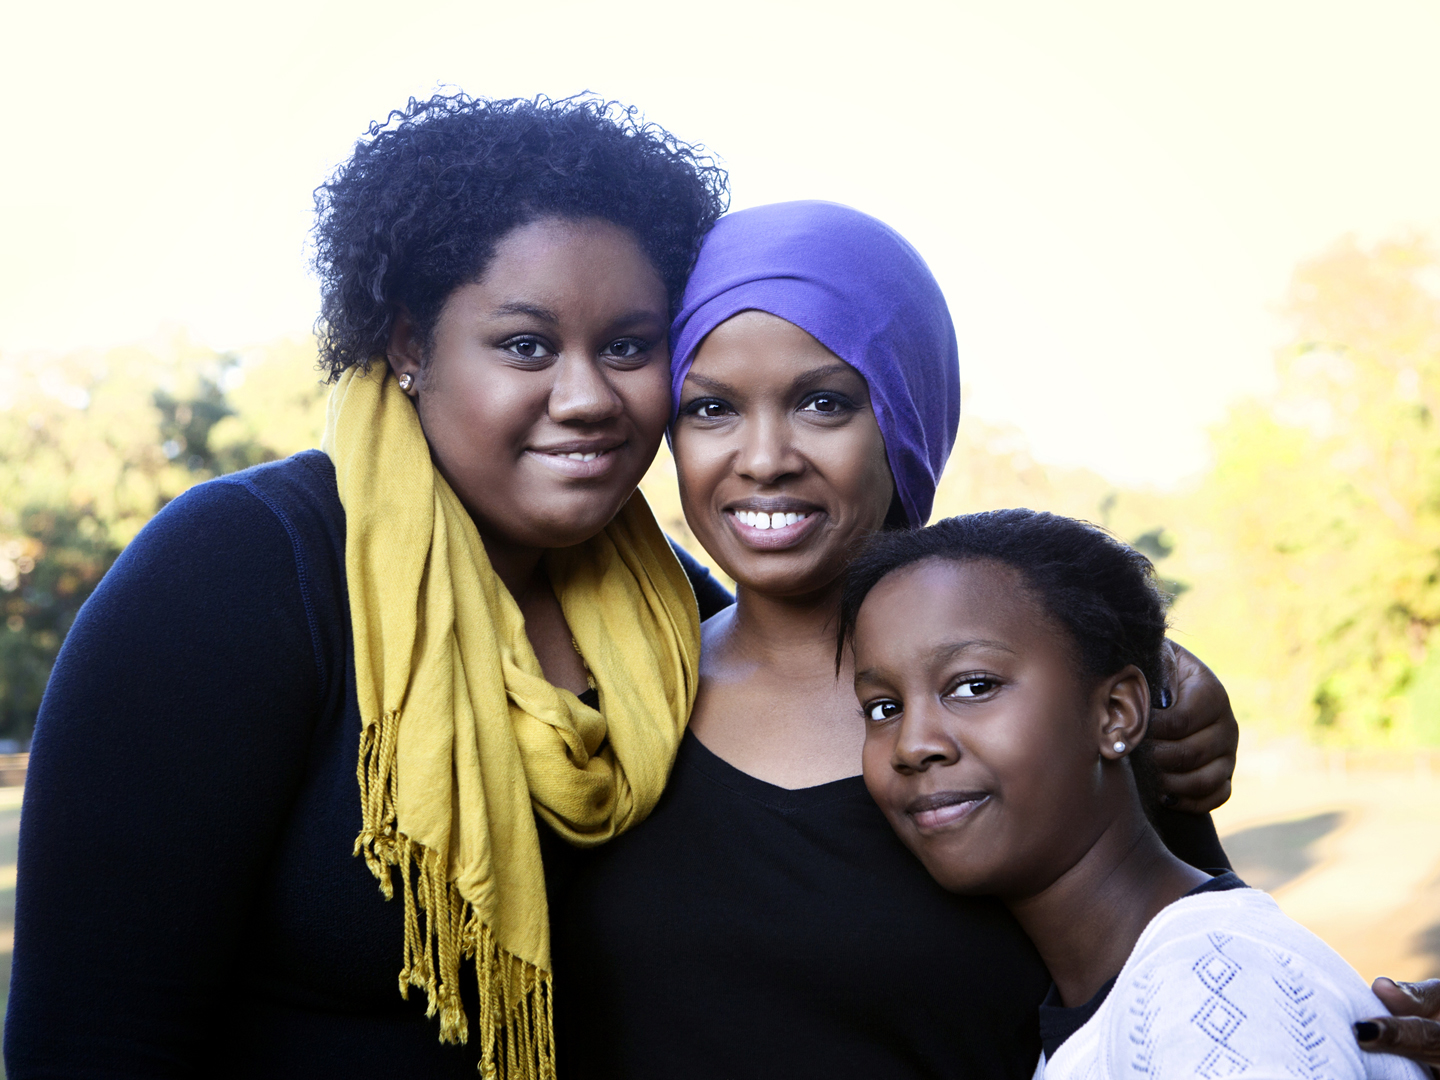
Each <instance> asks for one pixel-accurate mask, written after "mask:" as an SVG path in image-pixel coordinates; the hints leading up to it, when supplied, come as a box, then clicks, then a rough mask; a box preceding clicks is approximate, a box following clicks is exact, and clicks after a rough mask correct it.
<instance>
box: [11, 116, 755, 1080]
mask: <svg viewBox="0 0 1440 1080" xmlns="http://www.w3.org/2000/svg"><path fill="white" fill-rule="evenodd" d="M725 198H726V179H725V176H724V174H723V173H722V172H721V171H720V170H719V169H717V168H716V167H715V166H714V165H712V164H711V163H710V162H709V161H708V159H706V158H704V157H702V156H701V155H699V154H698V153H697V151H696V150H695V149H694V148H692V147H690V146H687V145H686V144H684V143H681V142H679V141H678V140H676V139H674V138H673V137H671V136H670V135H669V134H667V133H666V132H665V131H663V130H661V129H659V128H657V127H655V126H653V125H647V124H643V123H641V122H640V121H639V120H637V119H636V117H635V115H634V113H633V111H631V110H626V109H623V108H620V107H617V106H614V105H609V104H604V103H600V102H597V101H594V100H592V99H586V98H582V99H574V100H566V101H549V100H545V99H537V100H535V101H495V102H487V101H479V100H473V99H470V98H467V97H465V96H463V95H461V96H448V97H436V98H433V99H431V100H429V101H424V102H416V101H411V103H410V104H409V106H408V108H406V109H405V110H403V111H400V112H396V113H392V114H391V116H390V117H389V119H388V120H387V121H386V122H385V123H383V124H376V125H373V126H372V127H371V129H370V131H369V134H368V137H367V138H365V139H363V140H362V141H361V142H360V143H359V144H358V146H357V147H356V149H355V152H354V155H353V156H352V157H351V159H350V160H349V161H348V162H347V163H346V164H345V165H344V166H343V167H342V168H341V169H340V170H339V171H338V172H337V173H336V174H335V176H334V177H333V179H331V180H330V181H329V182H328V183H327V184H325V185H324V186H323V187H322V188H320V190H319V191H318V193H317V203H318V210H319V223H318V226H317V232H316V237H317V249H318V255H317V266H318V269H319V272H320V279H321V285H322V296H323V300H322V318H321V323H320V346H321V356H322V362H323V364H324V366H325V367H326V368H327V369H328V371H329V375H330V378H331V380H332V381H333V382H334V383H335V389H334V392H333V397H332V401H331V406H330V414H329V422H328V426H327V430H326V433H325V439H324V443H323V446H324V452H320V451H310V452H306V453H302V454H298V455H296V456H295V457H292V458H289V459H287V460H285V461H279V462H274V463H271V464H267V465H261V466H259V467H257V468H254V469H250V470H247V471H245V472H241V473H237V474H234V475H231V476H227V477H223V478H221V479H217V480H214V481H211V482H209V483H206V484H202V485H200V486H198V487H196V488H195V489H193V490H191V491H190V492H188V493H187V494H185V495H184V496H182V497H181V498H179V499H176V500H175V501H174V502H172V503H171V504H169V505H168V506H167V507H166V508H165V509H164V510H163V511H162V512H161V513H160V514H159V515H157V516H156V518H155V519H154V520H153V521H152V522H151V523H150V524H149V525H148V526H147V527H146V528H145V529H144V530H143V531H142V532H141V534H140V535H139V536H138V537H137V538H136V539H135V541H134V542H133V543H132V544H131V545H130V546H129V547H128V548H127V550H126V551H125V553H124V554H123V555H122V556H121V558H120V559H119V560H118V561H117V563H116V564H115V566H114V568H113V569H112V570H111V571H110V573H109V574H108V575H107V577H106V578H105V580H104V581H103V582H102V584H101V586H100V588H99V589H98V590H97V591H96V593H95V594H94V596H93V597H92V599H91V600H90V601H89V602H88V603H87V604H86V606H85V608H84V610H83V611H82V612H81V614H80V617H79V618H78V619H77V620H76V623H75V626H74V628H73V630H72V631H71V632H70V635H69V637H68V639H67V640H66V643H65V646H64V648H63V650H62V652H61V654H60V657H59V659H58V661H57V662H56V665H55V670H54V673H53V676H52V678H51V681H50V685H49V689H48V692H47V694H46V697H45V701H44V705H43V707H42V710H41V713H40V717H39V721H38V723H37V727H36V731H35V738H34V744H33V751H32V757H31V766H30V774H29V780H28V785H27V791H26V801H25V805H24V826H23V830H22V839H21V847H22V854H21V857H20V869H19V882H20V884H19V887H18V895H17V910H16V934H15V954H14V969H13V970H14V975H13V982H12V989H11V993H10V1004H9V1012H8V1016H7V1021H6V1033H5V1034H6V1038H5V1056H6V1066H7V1069H8V1071H9V1075H10V1076H12V1077H16V1078H22V1077H32V1076H42V1075H43V1076H62V1075H63V1076H81V1075H84V1076H107V1077H122V1076H127V1077H131V1076H133V1077H142V1076H143V1077H151V1078H153V1077H167V1076H198V1075H206V1076H265V1077H286V1076H296V1077H301V1076H303V1077H314V1076H349V1077H364V1076H375V1077H387V1078H392V1080H394V1078H400V1077H420V1076H424V1077H442V1076H456V1077H462V1076H464V1077H470V1076H474V1075H475V1074H476V1066H477V1063H479V1064H480V1065H481V1067H482V1072H483V1073H484V1075H487V1076H495V1075H497V1074H498V1075H500V1076H505V1077H548V1076H553V1075H554V1050H553V1038H552V1034H551V1019H550V1017H551V990H552V977H551V965H550V954H549V926H548V915H547V905H546V884H545V871H546V869H547V866H546V862H549V863H552V864H553V863H554V862H555V860H554V859H547V860H546V862H542V857H541V845H542V843H546V844H553V845H554V846H555V847H556V848H557V849H565V848H566V847H567V845H566V844H564V843H560V842H557V841H555V840H554V837H556V836H558V837H563V839H564V840H565V841H568V842H569V844H570V845H578V846H586V845H592V844H598V843H600V842H602V841H604V840H607V839H609V838H610V837H612V836H614V835H615V834H617V833H619V832H620V831H622V830H624V829H626V828H627V827H628V826H630V825H631V824H633V823H634V822H636V821H637V820H639V819H640V818H642V817H644V815H645V814H646V813H647V812H648V811H649V809H650V808H651V807H652V806H653V805H654V803H655V801H656V800H657V799H658V798H659V795H660V791H661V788H662V786H663V784H664V782H665V778H666V776H667V774H668V772H669V769H670V765H671V762H672V760H673V758H674V754H675V750H676V746H677V745H678V743H679V740H680V736H681V733H682V731H683V729H684V724H685V721H686V719H687V717H688V715H689V711H690V707H691V703H692V701H693V699H694V695H695V688H696V680H697V667H698V659H699V622H700V618H701V617H702V616H703V615H705V614H708V613H709V612H712V611H713V610H715V608H716V607H718V606H720V605H723V604H724V603H726V602H728V600H729V596H728V594H726V593H725V591H724V590H723V589H722V588H720V587H719V586H718V585H717V584H716V583H715V582H714V581H713V579H711V578H710V577H709V576H708V574H707V573H706V572H705V571H704V570H702V569H701V568H699V567H698V565H697V564H695V563H694V562H693V561H692V560H688V559H685V560H683V561H682V559H681V558H680V557H677V553H676V552H675V551H673V550H672V549H671V547H670V545H669V544H668V542H667V540H666V538H665V537H664V535H663V534H662V533H661V531H660V529H659V527H658V526H657V525H656V523H655V520H654V518H653V516H652V515H651V513H650V511H649V508H648V507H647V506H646V504H645V501H644V499H643V497H642V496H640V495H638V494H636V484H637V483H638V482H639V480H640V477H641V476H642V475H643V474H644V472H645V470H646V468H647V467H648V466H649V464H650V462H651V460H652V458H653V457H654V455H655V452H656V449H657V448H658V446H659V443H660V439H661V437H662V436H663V434H664V431H665V427H666V424H667V423H668V421H669V417H670V368H669V350H668V332H669V325H670V319H671V316H672V314H673V312H674V310H675V308H676V307H677V304H678V301H679V298H680V295H681V292H682V290H683V287H684V284H685V278H686V275H687V273H688V271H689V269H690V266H691V263H692V262H693V260H694V257H695V252H696V250H697V248H698V245H699V242H700V239H701V237H702V236H703V235H704V234H705V232H706V230H707V229H708V228H709V227H710V226H711V225H712V224H713V223H714V221H715V220H716V218H717V217H718V216H719V214H720V213H721V212H722V210H723V209H724V206H725ZM697 599H698V600H699V610H697ZM357 779H358V785H357ZM532 808H533V809H532ZM539 819H543V822H541V821H540V820H539ZM542 837H549V839H544V840H542ZM562 861H563V860H562ZM549 868H550V869H552V870H553V866H552V867H549ZM397 976H398V986H397Z"/></svg>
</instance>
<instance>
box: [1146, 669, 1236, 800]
mask: <svg viewBox="0 0 1440 1080" xmlns="http://www.w3.org/2000/svg"><path fill="white" fill-rule="evenodd" d="M1165 644H1166V648H1167V657H1166V669H1167V670H1166V682H1167V683H1168V684H1169V691H1170V695H1171V697H1172V700H1171V702H1170V704H1169V707H1168V708H1153V709H1152V710H1151V712H1150V735H1149V739H1150V742H1151V744H1152V746H1153V748H1154V750H1153V752H1154V757H1155V764H1156V766H1157V767H1158V768H1159V769H1160V772H1161V781H1162V784H1163V787H1164V791H1165V800H1166V805H1168V806H1173V807H1175V808H1176V809H1178V810H1186V811H1189V812H1191V813H1197V814H1201V813H1208V812H1209V811H1211V810H1214V809H1215V808H1216V807H1217V806H1220V805H1221V804H1222V803H1224V802H1225V800H1226V799H1228V798H1230V780H1231V777H1232V776H1233V775H1234V773H1235V753H1236V750H1237V749H1238V747H1239V745H1240V725H1239V724H1238V723H1237V722H1236V720H1235V712H1234V710H1233V709H1231V707H1230V695H1229V694H1227V693H1226V692H1225V687H1224V686H1223V685H1222V684H1221V682H1220V680H1219V679H1217V678H1216V677H1215V673H1214V672H1213V671H1211V670H1210V669H1209V668H1208V667H1206V666H1205V665H1204V664H1203V663H1202V662H1201V661H1200V659H1199V658H1198V657H1196V656H1195V654H1194V653H1192V652H1190V650H1188V649H1186V648H1184V647H1183V646H1180V645H1176V644H1175V643H1174V642H1173V641H1167V642H1166V643H1165Z"/></svg>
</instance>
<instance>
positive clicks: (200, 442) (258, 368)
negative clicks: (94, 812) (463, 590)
mask: <svg viewBox="0 0 1440 1080" xmlns="http://www.w3.org/2000/svg"><path fill="white" fill-rule="evenodd" d="M314 355H315V354H314V344H313V342H311V341H308V340H306V341H292V342H280V343H277V344H275V345H272V346H269V347H267V348H264V349H259V350H256V351H254V352H252V353H247V354H245V355H244V356H238V355H216V354H214V353H212V352H209V351H208V350H205V349H202V348H198V347H196V346H194V345H193V344H191V343H190V342H188V341H187V340H185V339H184V338H183V337H178V338H175V339H173V340H171V341H168V342H163V343H159V344H157V345H154V346H152V347H149V348H140V347H134V348H125V349H116V350H113V351H110V352H108V353H104V354H83V355H76V356H69V357H65V358H63V359H61V360H58V361H53V360H52V361H46V362H45V363H43V364H35V365H29V364H26V363H25V362H23V361H22V360H17V359H13V358H4V357H0V618H3V624H0V736H4V737H9V738H15V739H21V740H23V739H25V738H26V737H28V735H29V732H30V730H31V728H32V727H33V726H34V722H35V713H36V710H37V709H38V708H39V704H40V698H41V695H42V694H43V693H44V689H45V682H46V680H47V679H48V678H49V674H50V667H51V664H52V663H53V662H54V659H55V655H56V653H57V652H58V651H59V648H60V643H61V641H63V640H64V636H65V633H66V631H67V630H68V629H69V628H70V624H71V623H72V622H74V619H75V615H76V613H77V612H78V611H79V610H80V605H81V604H83V603H84V601H85V599H86V597H88V596H89V595H90V593H91V592H92V591H93V590H94V588H95V586H96V584H97V583H98V582H99V580H100V578H101V576H102V575H103V574H104V573H105V571H106V570H108V569H109V568H110V564H111V563H113V562H114V561H115V558H116V556H117V555H119V553H120V551H121V550H122V549H123V548H124V546H125V545H126V544H127V543H129V542H130V540H131V539H132V538H133V537H134V536H135V534H136V533H137V532H139V531H140V529H141V528H142V527H143V526H144V525H145V523H146V522H147V521H149V520H150V518H151V517H152V516H153V515H154V514H155V513H156V512H157V511H158V510H160V508H161V507H163V506H164V505H165V504H166V503H167V502H169V501H170V500H171V499H173V498H175V496H177V495H179V494H180V493H181V492H183V491H184V490H185V489H186V488H188V487H190V486H191V485H193V484H197V483H199V482H201V481H203V480H208V479H210V478H211V477H213V476H218V475H220V474H222V473H226V472H231V471H233V470H235V469H240V468H245V467H246V466H249V465H253V464H258V463H259V462H262V461H269V460H273V459H275V458H278V457H282V456H284V455H286V454H289V453H293V452H294V451H296V450H299V449H303V448H305V447H307V446H314V445H316V444H317V443H318V440H319V434H320V431H321V428H322V425H323V421H324V408H325V388H324V387H322V386H321V385H320V382H319V375H318V373H317V372H316V371H315V369H314V360H313V358H314Z"/></svg>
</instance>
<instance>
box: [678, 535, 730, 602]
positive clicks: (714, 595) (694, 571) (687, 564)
mask: <svg viewBox="0 0 1440 1080" xmlns="http://www.w3.org/2000/svg"><path fill="white" fill-rule="evenodd" d="M666 539H669V540H670V546H671V547H672V548H674V549H675V554H676V555H677V556H678V557H679V559H680V565H681V566H683V567H684V568H685V576H686V577H688V578H689V579H690V587H691V588H692V589H694V590H695V600H696V602H697V603H698V604H699V605H700V621H701V622H704V621H705V620H706V619H708V618H710V616H711V615H714V614H715V613H716V612H717V611H720V610H722V609H724V608H727V607H729V606H730V605H731V604H733V603H734V602H735V597H733V596H731V595H730V590H729V589H727V588H725V586H724V585H721V584H720V582H718V581H716V580H715V575H714V574H712V573H710V570H709V569H708V568H707V567H705V566H703V565H702V564H701V563H700V561H699V560H698V559H696V558H695V556H694V555H691V554H690V553H689V552H688V551H686V550H685V549H684V548H683V547H681V546H680V545H679V544H677V543H676V542H675V541H674V540H673V539H670V538H669V537H666Z"/></svg>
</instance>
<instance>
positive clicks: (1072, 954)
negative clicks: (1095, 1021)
mask: <svg viewBox="0 0 1440 1080" xmlns="http://www.w3.org/2000/svg"><path fill="white" fill-rule="evenodd" d="M1208 880H1209V875H1208V874H1206V873H1204V872H1203V871H1200V870H1196V869H1195V868H1194V867H1192V866H1189V865H1187V864H1186V863H1184V862H1182V861H1180V860H1179V859H1177V858H1176V857H1175V856H1174V855H1172V854H1171V853H1170V851H1169V849H1167V848H1166V847H1165V844H1164V842H1163V841H1162V840H1161V839H1160V837H1159V835H1158V834H1157V833H1156V832H1155V830H1154V828H1152V827H1151V825H1150V823H1149V822H1148V821H1146V820H1145V816H1144V813H1143V812H1142V811H1141V810H1140V807H1139V805H1138V803H1136V804H1135V805H1134V807H1133V809H1127V810H1126V811H1125V812H1123V813H1121V814H1120V815H1119V816H1117V818H1116V819H1114V820H1113V821H1112V822H1111V825H1110V827H1108V828H1107V829H1106V830H1105V832H1104V833H1102V834H1101V836H1100V838H1099V839H1098V840H1096V842H1095V843H1094V844H1093V845H1092V846H1091V847H1090V850H1089V851H1087V852H1086V853H1085V855H1084V856H1082V857H1081V858H1080V860H1079V861H1078V862H1076V863H1075V864H1074V865H1073V866H1072V867H1070V869H1069V870H1067V871H1065V872H1064V873H1063V874H1061V875H1060V877H1058V878H1057V879H1056V880H1055V881H1054V882H1052V883H1051V884H1050V885H1049V886H1048V887H1047V888H1045V889H1043V890H1042V891H1041V892H1039V893H1037V894H1035V895H1034V896H1030V897H1027V898H1025V899H1023V900H1008V899H1007V900H1006V904H1007V906H1008V907H1009V908H1010V910H1011V911H1012V912H1013V913H1014V914H1015V917H1016V919H1018V920H1019V922H1020V925H1021V926H1022V927H1023V928H1024V930H1025V933H1026V934H1028V935H1029V936H1030V940H1031V941H1033V942H1034V943H1035V947H1036V949H1038V950H1039V952H1040V956H1041V959H1043V960H1044V961H1045V966H1046V967H1047V968H1048V969H1049V971H1050V976H1051V978H1053V979H1054V980H1055V985H1056V987H1057V988H1058V989H1059V991H1060V999H1061V1001H1062V1002H1063V1003H1064V1004H1065V1005H1066V1006H1071V1007H1073V1006H1076V1005H1083V1004H1085V1002H1087V1001H1089V1000H1090V999H1091V998H1092V997H1094V996H1095V994H1096V993H1097V992H1098V991H1099V990H1100V988H1101V987H1102V986H1104V985H1105V983H1106V982H1107V981H1109V980H1110V979H1111V978H1113V977H1114V976H1116V975H1118V974H1119V973H1120V969H1121V968H1123V967H1124V966H1125V961H1126V960H1127V959H1128V958H1129V956H1130V953H1131V951H1132V950H1133V949H1134V948H1135V943H1136V942H1137V941H1139V940H1140V935H1141V934H1142V933H1144V931H1145V927H1146V926H1147V925H1149V923H1150V920H1151V919H1153V918H1154V917H1155V916H1156V915H1158V914H1159V913H1160V911H1161V910H1162V909H1163V908H1165V907H1166V906H1167V905H1169V904H1172V903H1174V902H1175V901H1176V900H1178V899H1180V897H1182V896H1184V895H1185V894H1186V893H1188V892H1189V891H1190V890H1191V889H1193V888H1195V887H1196V886H1197V885H1200V884H1202V883H1203V882H1205V881H1208Z"/></svg>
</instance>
